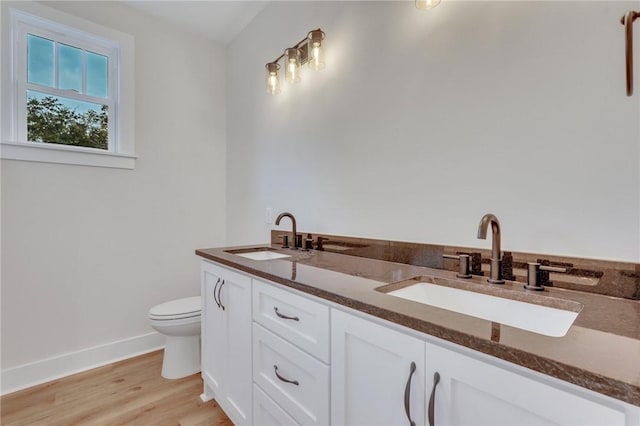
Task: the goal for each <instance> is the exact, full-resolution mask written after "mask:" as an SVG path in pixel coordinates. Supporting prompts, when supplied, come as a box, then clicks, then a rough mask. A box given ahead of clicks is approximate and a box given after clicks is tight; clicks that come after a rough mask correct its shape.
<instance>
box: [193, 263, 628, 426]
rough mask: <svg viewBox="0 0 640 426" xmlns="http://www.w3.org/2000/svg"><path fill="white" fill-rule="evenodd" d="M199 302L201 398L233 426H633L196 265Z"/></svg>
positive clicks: (515, 370) (434, 346)
mask: <svg viewBox="0 0 640 426" xmlns="http://www.w3.org/2000/svg"><path fill="white" fill-rule="evenodd" d="M202 298H203V307H202V377H203V379H204V382H205V391H204V393H203V395H202V399H203V400H209V399H211V398H216V400H217V401H218V404H219V405H220V406H221V407H222V409H223V410H224V411H225V412H226V413H227V415H228V416H229V417H230V418H231V420H232V421H233V423H234V424H236V425H238V426H242V425H250V424H255V425H296V424H310V425H311V424H315V425H327V424H332V425H336V426H340V425H366V426H377V425H380V426H387V425H398V426H404V425H408V426H425V425H430V426H435V425H437V426H443V425H457V426H465V425H473V426H481V425H492V426H494V425H525V424H531V425H552V424H553V425H581V426H582V425H607V426H618V425H620V426H622V425H624V426H640V408H638V407H635V406H631V405H629V404H626V403H623V402H622V401H618V400H615V399H613V398H609V397H606V396H604V395H600V394H598V393H596V392H592V391H589V390H587V389H582V388H580V387H578V386H575V385H571V384H569V383H566V382H562V381H561V380H558V379H555V378H552V377H549V376H546V375H544V374H540V373H536V372H534V371H532V370H527V369H525V368H523V367H519V366H516V365H514V364H511V363H509V362H506V361H503V360H501V359H498V358H494V357H490V356H488V355H484V354H480V353H478V352H476V351H473V350H471V349H468V348H464V347H462V346H457V345H453V344H449V343H446V342H444V343H443V342H441V341H439V340H438V339H435V338H432V337H430V336H428V335H420V334H418V333H416V332H412V331H410V330H408V329H405V328H403V327H400V326H393V325H389V326H386V325H382V324H381V321H380V320H378V319H376V318H374V317H371V316H369V315H366V314H363V313H360V312H357V311H353V310H350V309H348V308H345V307H342V308H340V309H336V308H330V303H328V302H326V301H323V300H322V299H319V298H316V297H313V296H307V295H301V294H299V293H298V292H295V291H289V290H286V289H285V288H283V287H282V286H280V285H278V284H275V283H268V282H264V281H261V280H259V279H255V278H253V279H252V278H251V277H249V276H247V275H244V274H241V273H239V272H236V271H234V270H230V269H228V268H225V267H222V266H219V265H217V264H214V263H211V262H208V261H202ZM345 311H347V312H348V313H347V312H345ZM415 336H417V337H415ZM436 373H437V374H438V377H439V380H438V384H437V386H435V388H434V375H435V374H436ZM431 406H432V407H431Z"/></svg>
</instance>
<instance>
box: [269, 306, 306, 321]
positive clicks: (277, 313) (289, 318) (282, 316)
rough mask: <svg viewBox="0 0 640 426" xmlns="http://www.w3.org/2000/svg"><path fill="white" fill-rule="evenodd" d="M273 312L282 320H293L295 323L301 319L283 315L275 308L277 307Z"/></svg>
mask: <svg viewBox="0 0 640 426" xmlns="http://www.w3.org/2000/svg"><path fill="white" fill-rule="evenodd" d="M273 310H274V311H276V315H277V316H279V317H280V318H284V319H288V320H293V321H300V318H298V317H288V316H286V315H282V314H281V313H280V312H278V308H277V307H275V306H274V307H273Z"/></svg>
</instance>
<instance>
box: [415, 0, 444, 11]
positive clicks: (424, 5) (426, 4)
mask: <svg viewBox="0 0 640 426" xmlns="http://www.w3.org/2000/svg"><path fill="white" fill-rule="evenodd" d="M439 4H440V0H416V8H418V9H420V10H429V9H433V8H434V7H436V6H437V5H439Z"/></svg>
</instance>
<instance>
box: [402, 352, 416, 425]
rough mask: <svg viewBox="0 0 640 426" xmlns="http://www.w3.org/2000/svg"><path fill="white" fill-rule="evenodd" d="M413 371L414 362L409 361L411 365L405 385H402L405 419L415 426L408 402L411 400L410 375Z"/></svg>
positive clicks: (414, 368)
mask: <svg viewBox="0 0 640 426" xmlns="http://www.w3.org/2000/svg"><path fill="white" fill-rule="evenodd" d="M415 372H416V363H415V362H411V367H410V368H409V378H408V379H407V385H406V386H405V387H404V412H405V413H406V414H407V419H408V420H409V425H410V426H416V422H414V421H413V420H411V408H409V402H410V400H411V377H412V376H413V373H415Z"/></svg>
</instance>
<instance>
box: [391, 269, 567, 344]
mask: <svg viewBox="0 0 640 426" xmlns="http://www.w3.org/2000/svg"><path fill="white" fill-rule="evenodd" d="M387 294H390V295H392V296H395V297H401V298H403V299H408V300H413V301H414V302H419V303H424V304H426V305H430V306H435V307H438V308H442V309H447V310H449V311H454V312H458V313H461V314H465V315H470V316H473V317H477V318H481V319H484V320H487V321H493V322H497V323H500V324H504V325H508V326H511V327H516V328H520V329H522V330H527V331H532V332H534V333H539V334H543V335H545V336H551V337H562V336H564V335H566V334H567V331H569V328H570V327H571V325H572V324H573V321H574V320H575V319H576V317H577V316H578V312H574V311H570V310H564V309H558V308H553V307H549V306H544V305H539V304H533V303H526V302H521V301H519V300H512V299H506V298H503V297H496V296H491V295H488V294H483V293H476V292H473V291H467V290H461V289H458V288H453V287H448V286H443V285H438V284H432V283H427V282H418V283H416V284H413V285H409V286H407V287H404V288H401V289H398V290H394V291H390V292H388V293H387ZM576 304H577V303H576ZM577 305H579V304H577ZM578 311H579V310H578Z"/></svg>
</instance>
